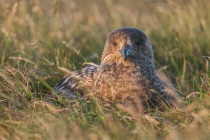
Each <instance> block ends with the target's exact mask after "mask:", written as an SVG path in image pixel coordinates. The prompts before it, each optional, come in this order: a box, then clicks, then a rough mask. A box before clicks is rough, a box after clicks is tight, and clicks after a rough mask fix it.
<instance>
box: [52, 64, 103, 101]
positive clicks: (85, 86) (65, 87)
mask: <svg viewBox="0 0 210 140" xmlns="http://www.w3.org/2000/svg"><path fill="white" fill-rule="evenodd" d="M98 68H99V66H98V65H88V66H87V67H85V68H83V69H82V70H77V71H74V72H72V73H70V74H69V75H66V76H65V77H64V78H62V79H61V81H60V82H58V83H57V84H56V85H55V87H54V90H55V92H57V93H58V94H60V95H62V96H65V97H67V98H69V99H77V98H79V97H81V96H83V95H84V94H86V93H87V92H88V91H90V90H92V86H93V82H94V76H95V73H96V72H97V70H98Z"/></svg>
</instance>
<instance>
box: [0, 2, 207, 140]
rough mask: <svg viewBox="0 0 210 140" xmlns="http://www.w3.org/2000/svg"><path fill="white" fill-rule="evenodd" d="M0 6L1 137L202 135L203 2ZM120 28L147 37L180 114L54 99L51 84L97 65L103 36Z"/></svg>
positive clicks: (204, 115) (204, 117)
mask: <svg viewBox="0 0 210 140" xmlns="http://www.w3.org/2000/svg"><path fill="white" fill-rule="evenodd" d="M0 3H1V5H0V9H1V11H3V12H1V13H0V48H1V51H0V112H1V113H0V118H1V119H0V139H208V138H209V136H210V133H209V131H210V103H209V98H210V97H209V95H210V88H209V87H210V79H209V78H210V66H209V61H210V46H209V44H210V29H209V25H210V16H209V12H210V10H209V5H210V2H209V1H205V0H201V1H198V0H185V1H176V2H173V1H163V0H159V1H153V0H150V1H146V0H142V1H137V0H132V1H131V2H130V1H129V2H127V1H125V0H122V1H118V0H117V1H114V2H113V1H111V0H107V1H102V0H99V1H96V0H91V1H87V2H84V1H81V0H65V1H64V0H55V1H54V2H53V3H52V1H50V0H46V1H41V0H34V1H27V0H22V1H14V0H9V1H4V0H0ZM123 26H132V27H136V28H139V29H142V30H144V31H145V32H146V34H148V36H149V38H150V41H151V43H152V45H153V49H154V53H155V65H156V67H157V68H159V70H163V71H164V72H166V74H167V75H168V77H169V78H170V79H171V80H172V82H173V83H174V86H175V88H176V89H177V91H178V92H179V93H180V95H181V96H182V97H183V99H184V101H185V103H186V104H187V108H186V110H185V111H175V110H172V109H168V110H167V111H165V112H161V111H158V110H157V111H154V112H149V113H148V114H145V115H142V116H138V115H136V114H133V113H132V112H129V110H126V109H124V108H123V107H122V106H120V105H117V106H116V105H112V106H107V105H104V104H103V105H101V104H100V103H99V102H98V101H97V100H95V99H91V100H90V101H89V102H84V101H83V100H77V101H70V100H66V99H63V98H60V97H55V96H56V94H54V93H53V91H52V87H53V86H54V85H55V83H56V82H58V81H59V79H60V78H62V77H63V76H64V75H65V74H66V73H68V72H69V71H71V70H75V69H80V68H81V67H82V64H84V63H88V62H93V63H100V57H101V53H102V49H103V46H104V43H105V40H106V37H107V35H108V34H109V33H110V32H111V31H112V30H114V29H116V28H119V27H123ZM52 95H54V96H52Z"/></svg>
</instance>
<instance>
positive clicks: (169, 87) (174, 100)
mask: <svg viewBox="0 0 210 140" xmlns="http://www.w3.org/2000/svg"><path fill="white" fill-rule="evenodd" d="M156 74H157V76H158V77H159V79H160V80H161V81H162V82H163V83H164V85H165V88H164V89H163V92H164V93H165V99H166V101H167V102H168V103H169V104H170V105H171V106H173V107H176V108H179V109H183V108H185V103H184V102H183V101H182V99H181V98H180V96H179V94H178V93H177V92H176V89H175V88H174V86H173V84H172V83H171V81H170V79H169V78H168V77H167V76H166V75H165V74H164V73H163V72H161V71H158V72H157V73H156Z"/></svg>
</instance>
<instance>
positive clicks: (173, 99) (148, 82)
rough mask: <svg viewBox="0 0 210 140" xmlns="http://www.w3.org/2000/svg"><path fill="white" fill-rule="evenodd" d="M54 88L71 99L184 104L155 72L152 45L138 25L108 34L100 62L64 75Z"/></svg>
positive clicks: (142, 105)
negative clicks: (89, 97) (95, 98)
mask: <svg viewBox="0 0 210 140" xmlns="http://www.w3.org/2000/svg"><path fill="white" fill-rule="evenodd" d="M54 89H55V91H56V92H58V93H59V94H62V95H65V96H66V97H68V98H70V99H77V98H78V97H80V96H83V95H86V94H93V95H95V96H96V97H100V98H101V99H103V100H104V101H106V102H118V103H123V104H124V105H125V106H127V107H131V108H133V107H134V108H135V109H137V110H138V111H143V110H144V108H154V107H159V108H163V106H164V105H166V106H168V107H171V106H172V107H179V108H182V107H183V106H184V103H183V101H182V100H181V99H180V98H179V96H178V95H177V93H176V92H175V91H174V90H173V88H172V86H169V83H168V84H166V83H164V81H163V80H162V79H161V78H159V77H158V76H157V75H156V69H155V66H154V57H153V49H152V45H151V44H150V41H149V39H148V37H147V36H146V34H145V33H144V32H143V31H141V30H139V29H136V28H120V29H116V30H115V31H113V32H112V33H110V35H109V36H108V38H107V40H106V44H105V46H104V51H103V54H102V58H101V64H100V66H98V65H90V66H88V67H85V68H83V69H82V70H78V71H75V72H73V73H71V74H69V75H67V76H65V77H64V78H63V79H62V80H61V81H60V82H59V83H57V84H56V86H55V88H54Z"/></svg>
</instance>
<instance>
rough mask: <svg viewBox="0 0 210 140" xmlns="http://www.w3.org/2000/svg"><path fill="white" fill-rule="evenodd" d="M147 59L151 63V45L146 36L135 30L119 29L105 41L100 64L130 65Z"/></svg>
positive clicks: (128, 28)
mask: <svg viewBox="0 0 210 140" xmlns="http://www.w3.org/2000/svg"><path fill="white" fill-rule="evenodd" d="M143 59H148V60H150V61H151V62H153V50H152V45H151V44H150V41H149V39H148V37H147V35H146V34H145V33H144V32H143V31H141V30H139V29H136V28H130V27H126V28H119V29H116V30H114V31H113V32H111V33H110V35H109V36H108V38H107V40H106V44H105V47H104V51H103V54H102V60H101V63H113V62H120V63H130V62H134V63H135V62H141V60H143Z"/></svg>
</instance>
